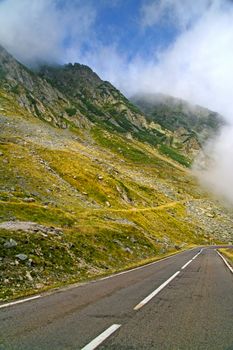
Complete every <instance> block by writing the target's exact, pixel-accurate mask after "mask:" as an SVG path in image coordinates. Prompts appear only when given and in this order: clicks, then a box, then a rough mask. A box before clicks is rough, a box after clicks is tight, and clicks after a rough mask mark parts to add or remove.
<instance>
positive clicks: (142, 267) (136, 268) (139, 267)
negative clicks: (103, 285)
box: [90, 247, 203, 283]
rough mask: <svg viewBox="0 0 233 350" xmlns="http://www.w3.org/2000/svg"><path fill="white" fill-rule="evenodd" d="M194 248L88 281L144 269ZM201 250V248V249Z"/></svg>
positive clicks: (102, 279)
mask: <svg viewBox="0 0 233 350" xmlns="http://www.w3.org/2000/svg"><path fill="white" fill-rule="evenodd" d="M194 249H197V247H194V248H191V249H188V250H184V251H182V252H180V253H177V254H173V255H170V256H167V257H166V258H161V259H159V260H156V261H153V262H151V263H149V264H145V265H142V266H138V267H134V268H132V269H130V270H126V271H122V272H118V273H115V274H113V275H110V276H106V277H102V278H100V279H98V280H95V281H92V282H90V283H96V282H99V281H104V280H108V279H110V278H113V277H117V276H120V275H124V274H126V273H129V272H133V271H136V270H141V269H144V268H146V267H148V266H151V265H155V264H158V263H160V262H162V261H165V260H168V259H171V258H174V257H176V256H178V255H179V254H182V253H185V252H191V251H192V250H194ZM202 250H203V249H202Z"/></svg>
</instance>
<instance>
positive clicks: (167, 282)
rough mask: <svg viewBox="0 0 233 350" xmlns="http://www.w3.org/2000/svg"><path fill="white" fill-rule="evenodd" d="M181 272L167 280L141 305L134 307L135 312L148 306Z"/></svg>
mask: <svg viewBox="0 0 233 350" xmlns="http://www.w3.org/2000/svg"><path fill="white" fill-rule="evenodd" d="M179 273H180V271H177V272H176V273H174V275H172V276H171V277H170V278H168V280H166V281H165V282H164V283H163V284H161V286H159V287H158V288H157V289H155V290H154V291H153V292H152V293H151V294H149V295H148V296H147V297H146V298H145V299H143V300H142V301H141V302H140V303H139V304H137V305H136V306H135V307H134V310H139V309H141V307H143V306H144V305H145V304H147V303H148V302H149V301H150V300H151V299H152V298H154V296H155V295H157V294H158V293H159V292H160V291H161V290H162V289H163V288H165V287H166V286H167V285H168V284H169V283H170V282H171V281H172V280H173V279H174V278H176V276H178V275H179Z"/></svg>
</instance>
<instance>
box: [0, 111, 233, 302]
mask: <svg viewBox="0 0 233 350" xmlns="http://www.w3.org/2000/svg"><path fill="white" fill-rule="evenodd" d="M0 124H1V126H2V127H1V128H0V154H1V156H0V208H1V211H0V213H1V215H0V245H1V253H0V257H1V260H0V269H1V288H0V295H1V298H3V299H8V298H12V297H13V296H20V295H25V294H28V293H31V292H32V291H34V290H38V291H40V290H45V289H47V288H51V287H54V286H57V285H60V284H63V283H69V282H74V281H80V280H83V279H86V278H89V277H93V276H97V275H101V274H106V273H110V272H113V271H117V270H120V269H123V268H125V267H127V266H132V265H134V264H138V263H141V262H142V261H145V260H148V259H154V258H157V257H159V256H163V255H164V254H167V253H171V252H175V251H179V250H180V249H182V248H186V247H188V246H191V245H193V244H208V243H213V242H219V241H225V242H228V241H229V240H231V239H232V213H227V212H225V211H224V210H223V209H222V208H220V207H219V206H218V205H216V203H214V202H212V201H211V200H210V199H209V198H208V197H207V196H206V195H205V194H203V193H202V192H201V190H200V189H199V188H198V186H197V184H196V182H195V180H194V179H193V177H192V176H191V175H190V174H189V173H188V172H187V170H186V169H185V168H183V167H182V166H180V165H179V164H178V163H177V162H175V161H173V160H172V159H170V158H166V156H165V155H161V153H160V152H159V151H158V150H156V149H155V148H153V147H152V146H150V145H148V144H144V143H141V142H139V141H138V140H134V139H130V140H128V139H126V138H125V137H123V136H122V135H121V134H117V133H111V132H109V131H106V130H105V131H104V130H101V129H100V128H99V127H95V126H93V128H92V129H91V131H90V134H89V133H88V134H86V133H85V132H83V133H82V132H81V131H80V133H79V134H77V132H72V131H71V130H61V129H56V128H54V127H52V126H50V125H49V124H45V123H44V122H42V121H40V120H35V119H33V118H31V117H30V116H25V117H24V116H20V114H18V115H17V116H13V115H11V116H7V115H4V116H3V115H1V116H0ZM19 222H34V223H38V224H40V225H42V226H43V227H38V228H36V229H35V231H34V230H33V229H32V228H30V227H28V228H27V227H26V228H25V229H24V230H23V229H22V227H21V226H20V223H19ZM9 223H11V224H9ZM7 225H8V226H7ZM12 225H13V228H12ZM51 227H55V228H57V229H58V231H59V232H58V233H53V232H52V233H51V232H50V230H51ZM222 232H224V235H225V236H223V235H222ZM11 239H12V240H13V242H16V244H17V245H15V246H14V244H13V246H12V247H10V248H7V247H5V245H7V242H8V243H9V242H11ZM19 254H21V255H22V254H23V255H25V256H26V258H25V260H21V259H20V255H19ZM21 258H22V256H21Z"/></svg>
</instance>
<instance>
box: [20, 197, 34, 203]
mask: <svg viewBox="0 0 233 350" xmlns="http://www.w3.org/2000/svg"><path fill="white" fill-rule="evenodd" d="M23 201H24V202H26V203H34V202H35V201H36V200H35V198H32V197H29V198H27V197H26V198H24V199H23Z"/></svg>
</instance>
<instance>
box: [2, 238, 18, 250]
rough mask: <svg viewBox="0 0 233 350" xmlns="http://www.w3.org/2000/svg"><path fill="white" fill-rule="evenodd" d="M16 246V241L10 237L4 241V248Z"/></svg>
mask: <svg viewBox="0 0 233 350" xmlns="http://www.w3.org/2000/svg"><path fill="white" fill-rule="evenodd" d="M16 246H17V242H16V241H15V240H14V239H12V238H10V239H9V241H6V242H5V243H4V247H5V248H14V247H16Z"/></svg>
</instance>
